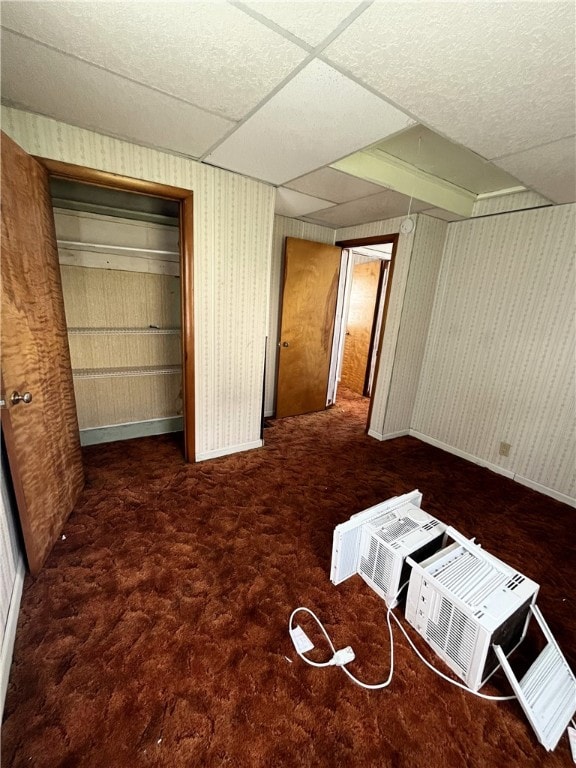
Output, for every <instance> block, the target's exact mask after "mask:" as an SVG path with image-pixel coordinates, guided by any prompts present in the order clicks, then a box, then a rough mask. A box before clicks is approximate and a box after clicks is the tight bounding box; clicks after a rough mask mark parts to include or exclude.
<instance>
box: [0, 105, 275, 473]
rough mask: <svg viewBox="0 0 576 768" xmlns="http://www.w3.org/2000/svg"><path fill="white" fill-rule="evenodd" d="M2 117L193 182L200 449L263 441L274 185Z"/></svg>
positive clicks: (43, 141)
mask: <svg viewBox="0 0 576 768" xmlns="http://www.w3.org/2000/svg"><path fill="white" fill-rule="evenodd" d="M2 127H3V130H4V131H5V132H6V133H7V134H8V135H9V136H11V137H12V138H13V139H14V140H15V141H16V142H17V143H18V144H20V145H21V146H22V147H23V148H24V149H25V150H26V151H27V152H30V153H31V154H35V155H41V156H43V157H49V158H52V159H56V160H63V161H66V162H69V163H75V164H78V165H84V166H88V167H91V168H98V169H100V170H104V171H111V172H114V173H119V174H123V175H126V176H132V177H135V178H141V179H147V180H149V181H157V182H161V183H163V184H171V185H174V186H178V187H184V188H187V189H191V190H193V191H194V259H195V263H194V280H195V308H194V316H195V333H196V445H197V458H199V459H202V458H209V457H211V456H215V455H219V454H220V453H226V452H230V451H234V450H242V449H244V448H251V447H255V446H257V445H259V444H260V418H261V402H262V379H263V373H264V349H265V339H266V334H267V330H268V329H267V321H268V311H267V305H268V291H269V265H270V247H271V239H272V222H273V208H274V189H273V188H272V187H270V186H267V185H265V184H262V183H259V182H257V181H253V180H251V179H247V178H244V177H242V176H239V175H236V174H232V173H228V172H226V171H221V170H219V169H217V168H212V167H210V166H208V165H203V164H200V163H197V162H194V161H193V160H189V159H187V158H184V157H180V156H177V155H172V154H169V153H167V152H159V151H157V150H153V149H148V148H146V147H141V146H137V145H134V144H130V143H127V142H125V141H120V140H118V139H113V138H110V137H107V136H102V135H99V134H97V133H94V132H92V131H87V130H84V129H81V128H75V127H73V126H70V125H66V124H64V123H60V122H57V121H55V120H51V119H49V118H45V117H41V116H39V115H33V114H30V113H27V112H22V111H20V110H16V109H11V108H3V109H2Z"/></svg>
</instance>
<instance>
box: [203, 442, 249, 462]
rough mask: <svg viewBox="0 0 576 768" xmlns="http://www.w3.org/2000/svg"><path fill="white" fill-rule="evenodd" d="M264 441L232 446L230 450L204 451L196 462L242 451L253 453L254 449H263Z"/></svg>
mask: <svg viewBox="0 0 576 768" xmlns="http://www.w3.org/2000/svg"><path fill="white" fill-rule="evenodd" d="M263 445H264V441H263V440H254V441H253V442H251V443H242V444H240V445H231V446H230V447H228V448H216V449H215V450H213V451H204V452H203V453H197V454H196V461H206V460H207V459H217V458H218V457H219V456H229V455H230V454H231V453H240V452H241V451H251V450H253V449H254V448H262V446H263Z"/></svg>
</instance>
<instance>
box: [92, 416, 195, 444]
mask: <svg viewBox="0 0 576 768" xmlns="http://www.w3.org/2000/svg"><path fill="white" fill-rule="evenodd" d="M183 429H184V419H183V417H182V416H169V417H168V418H164V419H148V420H147V421H129V422H127V423H125V424H110V425H108V426H106V427H93V428H92V429H81V430H80V445H99V444H100V443H112V442H115V441H116V440H132V438H134V437H148V436H149V435H164V434H167V433H168V432H181V431H182V430H183Z"/></svg>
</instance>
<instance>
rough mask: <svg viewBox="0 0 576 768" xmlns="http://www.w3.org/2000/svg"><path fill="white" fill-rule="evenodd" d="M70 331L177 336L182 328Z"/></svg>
mask: <svg viewBox="0 0 576 768" xmlns="http://www.w3.org/2000/svg"><path fill="white" fill-rule="evenodd" d="M68 333H69V334H70V335H71V336H93V335H96V336H116V335H122V334H125V333H138V334H155V335H160V336H175V335H178V334H180V328H151V327H148V328H68Z"/></svg>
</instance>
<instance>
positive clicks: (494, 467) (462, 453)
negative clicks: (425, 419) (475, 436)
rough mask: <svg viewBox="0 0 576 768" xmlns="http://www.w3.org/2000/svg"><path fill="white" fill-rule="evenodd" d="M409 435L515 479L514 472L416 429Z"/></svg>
mask: <svg viewBox="0 0 576 768" xmlns="http://www.w3.org/2000/svg"><path fill="white" fill-rule="evenodd" d="M409 434H410V435H411V436H412V437H416V438H418V440H422V442H423V443H428V444H429V445H433V446H434V447H435V448H441V449H442V450H443V451H447V452H448V453H452V454H453V455H454V456H460V458H461V459H466V460H467V461H471V462H472V463H473V464H478V466H480V467H486V468H487V469H490V470H492V472H496V473H497V474H499V475H504V477H508V478H510V480H513V479H514V472H512V471H511V470H509V469H504V468H503V467H499V466H498V465H497V464H491V463H490V462H489V461H485V460H484V459H480V458H478V456H474V455H473V454H471V453H466V451H461V450H460V449H459V448H454V447H453V446H452V445H448V444H447V443H443V442H442V441H441V440H436V438H435V437H429V436H428V435H424V434H422V432H417V431H416V430H415V429H411V430H410V432H409Z"/></svg>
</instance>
